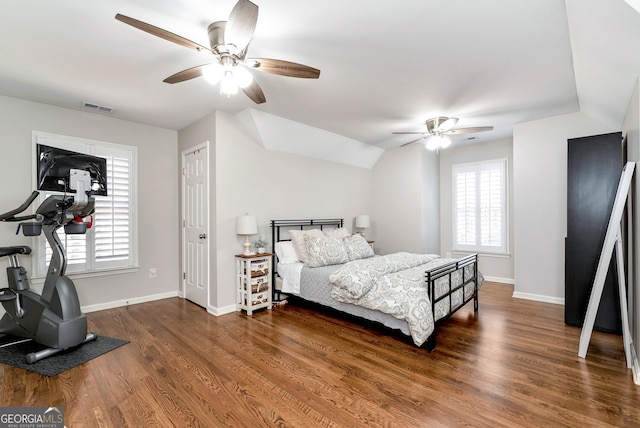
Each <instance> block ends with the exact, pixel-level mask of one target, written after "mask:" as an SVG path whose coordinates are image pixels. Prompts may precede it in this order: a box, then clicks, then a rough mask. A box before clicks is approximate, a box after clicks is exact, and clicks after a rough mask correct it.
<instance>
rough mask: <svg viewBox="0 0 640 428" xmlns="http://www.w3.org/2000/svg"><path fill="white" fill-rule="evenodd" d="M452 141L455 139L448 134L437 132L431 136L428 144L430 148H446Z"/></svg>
mask: <svg viewBox="0 0 640 428" xmlns="http://www.w3.org/2000/svg"><path fill="white" fill-rule="evenodd" d="M452 142H453V139H452V138H451V137H449V136H448V135H442V134H436V135H432V136H431V137H429V139H428V140H427V144H426V146H427V149H429V150H436V149H438V148H440V149H446V148H447V147H449V146H450V145H451V143H452Z"/></svg>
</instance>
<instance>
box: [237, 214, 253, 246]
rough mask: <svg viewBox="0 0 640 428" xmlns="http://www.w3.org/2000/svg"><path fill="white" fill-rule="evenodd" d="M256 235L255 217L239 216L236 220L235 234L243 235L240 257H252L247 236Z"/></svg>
mask: <svg viewBox="0 0 640 428" xmlns="http://www.w3.org/2000/svg"><path fill="white" fill-rule="evenodd" d="M257 233H258V221H257V220H256V217H255V216H252V215H248V214H245V215H241V216H239V217H238V218H237V219H236V234H238V235H244V237H245V240H244V252H243V253H242V255H244V256H252V255H254V254H255V253H254V252H252V251H251V242H250V241H249V236H251V235H255V234H257Z"/></svg>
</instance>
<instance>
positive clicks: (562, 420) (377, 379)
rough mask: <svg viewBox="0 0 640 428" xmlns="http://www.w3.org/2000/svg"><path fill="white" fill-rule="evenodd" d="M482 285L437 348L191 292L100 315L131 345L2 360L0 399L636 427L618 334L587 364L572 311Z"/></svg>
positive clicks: (199, 411)
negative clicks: (24, 363)
mask: <svg viewBox="0 0 640 428" xmlns="http://www.w3.org/2000/svg"><path fill="white" fill-rule="evenodd" d="M512 292H513V287H512V286H509V285H504V284H497V283H490V282H488V283H485V285H484V287H483V288H482V290H481V292H480V311H479V313H478V314H477V315H476V314H474V312H473V304H472V303H469V304H468V305H467V306H466V307H465V308H463V309H462V310H460V311H458V313H457V314H456V315H454V316H453V317H452V318H450V319H449V320H447V321H446V322H445V323H444V324H443V325H442V326H441V327H440V329H439V333H438V339H437V348H436V350H435V352H433V353H431V354H429V353H428V352H427V351H426V350H425V349H419V348H416V347H415V346H413V345H412V344H411V343H410V342H409V341H408V340H406V339H405V338H404V337H401V336H398V335H396V334H394V333H392V332H390V331H389V330H386V329H383V328H378V327H375V326H372V325H364V324H362V323H354V322H352V321H350V320H348V319H344V318H340V317H336V316H334V315H328V314H323V313H321V312H319V311H318V310H317V309H316V308H314V307H308V306H304V305H295V304H292V303H290V304H288V305H285V306H282V307H277V308H274V309H273V310H272V311H266V310H265V311H260V312H257V313H255V314H254V315H253V317H247V316H245V315H244V314H243V313H242V314H241V313H234V314H229V315H225V316H221V317H214V316H212V315H208V314H207V313H206V312H205V311H204V310H203V309H201V308H199V307H197V306H195V305H193V304H191V303H189V302H186V301H184V300H181V299H177V298H175V299H167V300H161V301H157V302H151V303H145V304H140V305H134V306H129V307H126V308H118V309H111V310H106V311H101V312H94V313H90V314H88V318H89V322H90V325H91V329H92V330H95V331H97V332H98V333H99V334H103V335H107V336H112V337H116V338H121V339H128V340H130V341H131V343H130V344H127V345H125V346H123V347H121V348H118V349H116V350H114V351H112V352H109V353H107V354H105V355H102V356H100V357H98V358H96V359H94V360H91V361H89V362H87V363H85V364H83V365H81V366H79V367H76V368H74V369H71V370H69V371H67V372H65V373H62V374H60V375H58V376H55V377H51V378H48V377H44V376H40V375H37V374H34V373H31V372H28V371H25V370H22V369H17V368H14V367H10V366H5V365H0V381H1V382H2V386H1V387H0V406H19V405H34V406H35V405H37V406H64V409H65V422H66V426H68V427H72V428H73V427H97V426H100V427H127V426H128V427H149V426H167V427H171V426H175V427H186V426H201V427H226V426H231V427H259V426H279V427H365V426H366V427H377V426H384V427H454V426H480V427H485V426H486V427H497V426H509V427H512V426H518V427H520V426H521V427H542V426H549V427H558V426H571V427H574V426H579V427H605V426H615V427H622V426H625V427H627V426H628V427H632V426H634V427H637V426H640V386H637V385H635V384H634V383H633V379H632V375H631V371H630V370H628V369H627V368H626V365H625V361H624V350H623V346H622V338H621V337H620V336H615V335H609V334H605V333H600V332H594V334H593V336H592V340H591V346H590V348H589V353H588V355H587V358H586V359H581V358H579V357H578V356H577V351H578V342H579V336H580V329H578V328H576V327H570V326H566V325H565V324H564V322H563V307H562V306H560V305H552V304H546V303H539V302H531V301H527V300H519V299H513V298H511V294H512Z"/></svg>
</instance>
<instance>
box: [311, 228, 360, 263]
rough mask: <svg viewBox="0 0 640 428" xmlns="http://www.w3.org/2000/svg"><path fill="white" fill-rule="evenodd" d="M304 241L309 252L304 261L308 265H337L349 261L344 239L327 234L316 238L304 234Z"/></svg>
mask: <svg viewBox="0 0 640 428" xmlns="http://www.w3.org/2000/svg"><path fill="white" fill-rule="evenodd" d="M304 242H305V245H306V247H307V248H306V249H307V253H308V254H309V259H308V260H307V262H306V264H307V266H309V267H320V266H329V265H338V264H342V263H346V262H348V261H349V257H348V256H347V251H346V249H345V247H344V240H343V239H341V238H331V237H328V236H325V237H318V238H316V237H313V236H309V235H305V237H304Z"/></svg>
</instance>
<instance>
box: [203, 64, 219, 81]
mask: <svg viewBox="0 0 640 428" xmlns="http://www.w3.org/2000/svg"><path fill="white" fill-rule="evenodd" d="M223 73H224V70H223V69H222V64H220V63H219V62H217V61H216V62H212V63H211V64H209V65H206V66H204V67H202V76H203V77H204V78H205V80H206V81H207V82H209V83H210V84H212V85H217V84H218V82H220V79H222V74H223Z"/></svg>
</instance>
